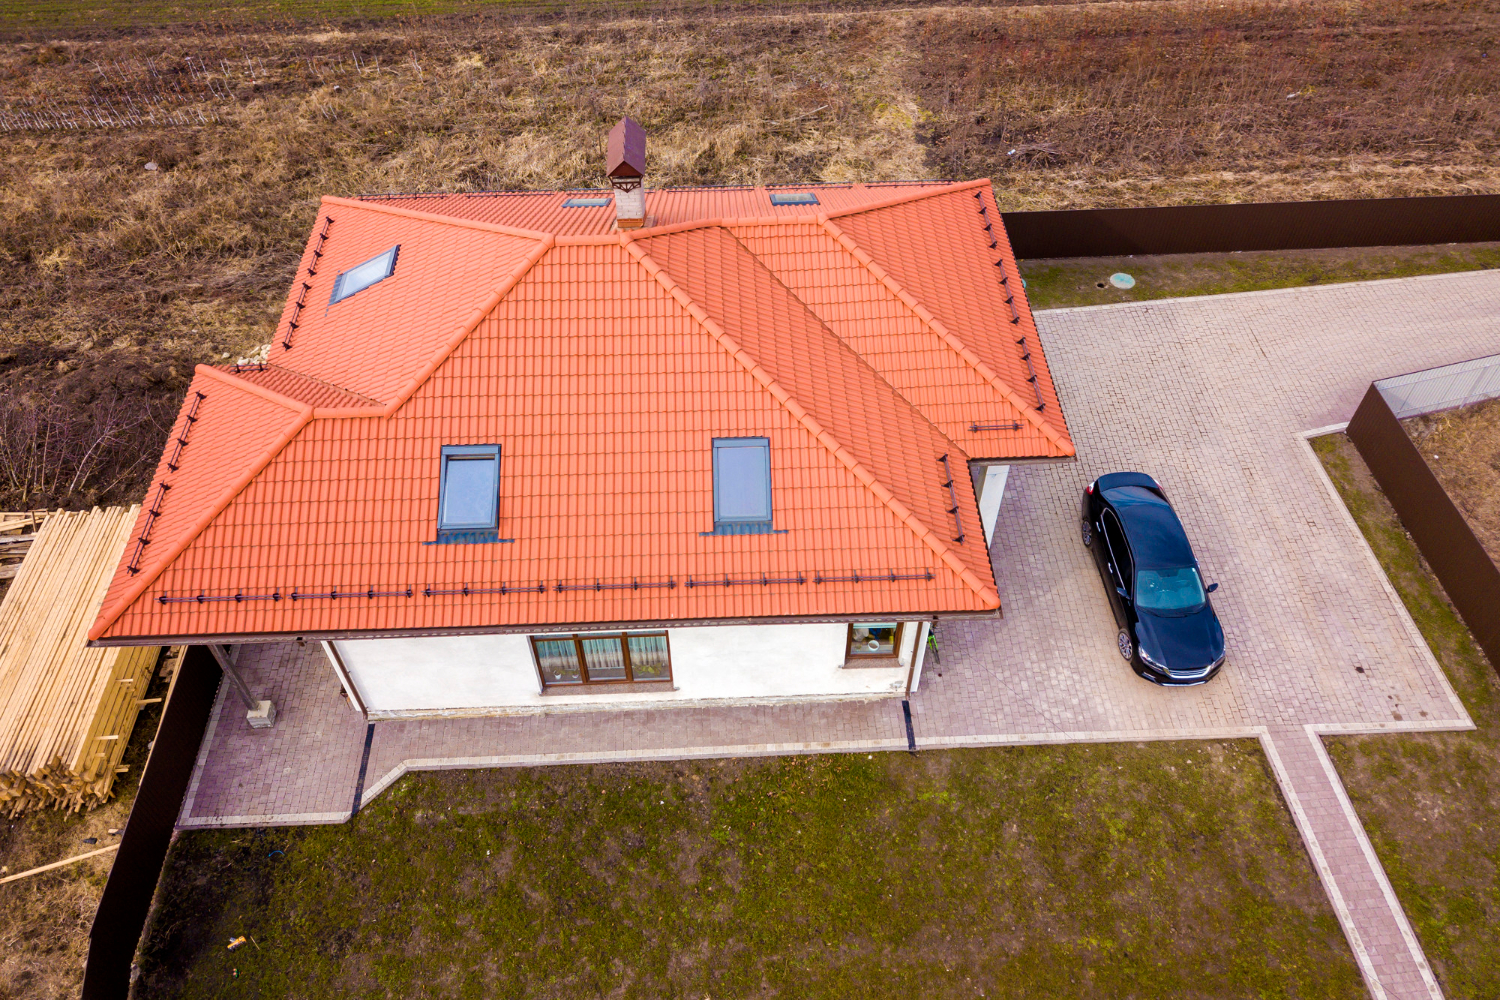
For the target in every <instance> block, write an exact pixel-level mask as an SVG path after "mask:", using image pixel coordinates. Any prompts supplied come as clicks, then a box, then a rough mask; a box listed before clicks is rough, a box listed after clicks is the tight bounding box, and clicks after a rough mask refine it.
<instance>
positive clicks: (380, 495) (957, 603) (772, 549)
mask: <svg viewBox="0 0 1500 1000" xmlns="http://www.w3.org/2000/svg"><path fill="white" fill-rule="evenodd" d="M799 190H815V191H816V192H817V195H818V197H819V200H820V204H819V205H816V206H807V205H803V206H792V207H790V208H782V207H776V208H773V207H772V206H771V205H770V201H769V197H768V195H767V193H766V192H765V190H764V189H718V190H714V189H708V190H701V191H686V192H679V191H665V192H648V196H647V212H648V216H654V218H652V219H648V227H647V228H645V229H639V230H635V231H633V232H627V233H618V232H612V231H610V230H609V229H608V225H609V219H610V217H611V214H612V211H613V210H612V208H610V207H602V208H581V209H573V208H567V209H564V208H562V207H561V205H562V202H563V200H564V197H565V196H564V194H561V193H543V194H534V195H499V196H467V195H450V196H443V197H435V198H384V199H366V200H360V201H351V200H345V199H337V198H327V199H325V200H324V202H323V207H322V211H321V212H320V215H319V220H318V223H317V224H316V226H315V228H314V234H313V238H312V239H310V240H309V243H308V248H307V251H306V252H305V253H304V255H303V259H302V263H301V266H300V268H299V271H298V277H297V280H296V282H295V283H294V285H293V288H292V291H291V294H290V295H289V296H288V300H287V306H286V309H285V311H284V313H283V316H282V320H281V324H280V327H279V328H278V331H277V336H276V341H275V343H274V344H273V346H272V349H271V352H270V357H269V359H268V363H267V364H266V365H264V366H249V367H241V368H238V369H234V370H227V371H226V370H219V369H213V368H207V367H200V368H199V370H198V372H197V375H196V376H195V378H194V380H193V384H192V387H191V389H190V391H189V396H188V402H187V403H186V404H185V405H184V409H183V414H182V416H180V417H179V421H178V427H177V428H176V429H175V430H174V434H173V441H172V442H169V446H168V448H167V451H166V453H165V454H164V456H163V460H162V465H161V467H160V468H159V469H158V471H157V476H156V480H155V481H154V482H153V484H152V492H151V494H150V495H149V496H148V499H147V503H146V505H145V509H144V510H143V512H142V515H141V521H140V523H139V524H138V526H137V528H138V532H137V533H138V535H141V536H144V537H145V538H146V543H145V544H143V545H136V546H132V548H131V550H130V551H127V553H126V554H125V557H124V558H123V559H122V562H121V565H120V567H119V569H118V570H117V571H116V574H115V577H114V580H113V582H112V584H111V587H110V590H109V593H108V596H107V597H106V600H105V603H104V607H103V609H102V610H101V613H100V617H99V620H98V622H97V623H96V624H95V627H94V629H93V631H92V633H91V635H92V637H93V638H96V639H102V640H103V641H105V642H111V641H115V642H118V641H143V640H147V639H151V640H161V639H164V638H185V637H194V636H250V635H258V634H304V635H307V634H337V635H380V634H392V633H424V632H444V631H482V630H491V629H519V628H527V627H542V626H548V625H570V624H578V625H585V624H590V623H601V624H602V623H623V622H643V621H653V622H665V621H703V620H719V619H728V618H736V619H739V618H754V617H777V618H779V617H786V618H832V619H839V618H847V617H850V616H871V615H890V616H893V617H894V616H898V615H909V616H925V615H931V614H945V613H946V614H976V613H984V612H987V611H992V610H993V609H996V608H998V607H999V603H1000V601H999V596H998V594H997V593H996V591H995V585H994V577H993V573H992V570H991V568H990V563H989V558H988V554H987V552H986V550H985V545H984V541H983V532H982V530H981V528H980V525H979V523H978V513H977V506H976V504H975V500H974V494H973V488H972V485H971V482H970V478H969V475H968V467H967V462H968V460H970V459H973V458H986V459H1002V460H1004V459H1014V458H1030V457H1064V456H1068V455H1071V454H1072V451H1073V448H1072V444H1071V442H1070V441H1069V439H1068V433H1067V426H1066V424H1065V422H1064V420H1063V416H1062V413H1061V409H1060V407H1059V404H1058V402H1057V398H1056V394H1055V390H1054V389H1053V386H1052V381H1051V376H1050V373H1049V372H1048V371H1047V366H1046V362H1045V359H1044V357H1043V355H1042V350H1041V344H1040V343H1039V341H1038V340H1037V335H1036V331H1035V327H1034V326H1033V325H1032V320H1031V315H1030V311H1029V309H1028V308H1027V306H1026V300H1025V295H1024V293H1023V292H1022V291H1021V289H1020V287H1019V286H1020V277H1019V274H1018V273H1017V271H1016V269H1015V261H1014V258H1013V257H1012V256H1011V253H1010V247H1009V244H1008V243H1007V242H1006V240H1005V236H1004V232H1003V229H1002V227H1001V225H1000V215H999V211H998V208H997V207H996V205H995V202H994V196H993V193H992V192H991V190H990V187H989V185H988V183H987V182H976V183H969V184H952V185H910V186H906V187H878V188H866V187H860V186H847V187H834V188H827V187H819V188H814V189H799ZM329 218H331V219H332V220H333V222H332V223H326V221H325V220H327V219H329ZM668 222H670V224H667V223H668ZM991 243H993V244H994V245H993V247H992V246H991ZM396 245H399V246H400V248H401V249H400V253H399V257H398V260H397V264H396V268H395V271H394V272H393V274H392V275H391V276H390V277H388V278H386V279H385V280H383V281H381V282H379V283H377V284H374V285H372V286H370V287H369V288H367V289H365V290H364V291H361V292H359V293H357V294H356V295H354V296H353V297H352V298H349V299H347V300H344V301H340V302H338V303H336V304H330V303H329V299H330V294H331V291H332V288H333V283H334V281H335V279H336V277H337V275H338V274H339V273H341V272H342V271H345V270H348V269H349V268H351V267H353V266H355V265H357V264H360V263H362V262H364V261H366V260H368V259H370V258H372V257H375V256H377V255H379V254H381V253H383V252H385V251H386V250H388V249H390V248H391V247H392V246H396ZM997 261H998V262H999V263H998V265H997V263H996V262H997ZM1028 355H1029V358H1028ZM1033 373H1034V381H1033ZM1034 387H1035V388H1034ZM1039 407H1040V408H1039ZM976 427H977V428H979V429H977V430H976V429H975V428H976ZM752 435H753V436H765V437H768V438H770V440H771V461H772V482H773V494H772V499H773V509H774V512H775V517H774V520H775V527H776V529H777V533H775V534H761V535H727V536H726V535H713V534H705V532H708V531H710V529H712V527H713V484H712V457H711V448H710V443H711V440H712V438H714V437H732V436H752ZM178 439H185V440H186V441H187V444H185V445H177V444H176V443H175V442H176V441H177V440H178ZM478 443H498V444H499V445H500V446H501V456H502V458H501V481H500V498H501V499H500V524H501V531H500V534H501V535H502V536H503V537H505V538H506V539H513V541H506V542H501V543H479V544H432V543H433V542H434V541H435V538H436V523H437V503H438V480H439V476H438V472H439V470H438V466H439V453H440V448H441V446H443V445H452V444H478ZM944 456H946V457H947V463H946V465H945V464H944V462H943V457H944ZM950 469H951V471H952V478H951V485H950V479H949V473H948V471H947V470H950ZM955 504H956V506H957V519H958V522H959V523H961V525H962V529H963V530H962V534H961V537H960V532H959V523H956V522H955V513H954V510H953V508H954V506H955ZM153 511H155V512H156V513H155V514H152V512H153Z"/></svg>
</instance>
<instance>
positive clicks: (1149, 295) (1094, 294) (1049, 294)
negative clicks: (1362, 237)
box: [1021, 243, 1500, 309]
mask: <svg viewBox="0 0 1500 1000" xmlns="http://www.w3.org/2000/svg"><path fill="white" fill-rule="evenodd" d="M1494 267H1500V243H1468V244H1462V243H1458V244H1447V245H1444V246H1430V247H1348V248H1343V249H1335V250H1264V251H1254V252H1251V253H1185V254H1169V255H1165V256H1156V257H1147V256H1140V257H1086V258H1072V259H1066V260H1026V261H1022V262H1021V274H1022V275H1023V276H1024V277H1025V279H1026V294H1027V296H1028V298H1029V299H1030V301H1031V305H1032V307H1033V308H1036V309H1055V308H1058V307H1060V306H1094V305H1108V304H1111V303H1115V302H1140V301H1144V300H1146V299H1164V298H1175V297H1178V296H1183V295H1222V294H1224V293H1226V292H1253V291H1259V290H1261V289H1266V288H1297V287H1301V286H1305V285H1327V284H1334V283H1335V282H1342V281H1370V280H1372V279H1376V278H1406V277H1410V276H1411V275H1414V274H1445V273H1449V272H1452V271H1476V270H1480V269H1482V268H1494ZM1116 272H1124V273H1126V274H1129V275H1130V276H1131V277H1133V278H1135V281H1136V284H1135V287H1134V288H1131V289H1128V290H1125V289H1119V288H1116V287H1114V286H1113V285H1112V284H1110V282H1109V278H1110V275H1112V274H1115V273H1116ZM1101 285H1103V287H1102V288H1101V287H1100V286H1101Z"/></svg>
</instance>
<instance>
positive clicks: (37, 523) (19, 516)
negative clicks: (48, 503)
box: [0, 510, 49, 580]
mask: <svg viewBox="0 0 1500 1000" xmlns="http://www.w3.org/2000/svg"><path fill="white" fill-rule="evenodd" d="M48 513H49V512H48V511H45V510H23V511H0V580H10V579H13V578H14V577H15V575H16V574H17V573H18V572H20V570H21V560H22V559H25V558H26V552H27V551H28V550H29V549H30V548H31V543H32V541H34V540H35V539H36V529H37V528H40V527H41V526H42V522H43V521H45V520H46V519H47V514H48Z"/></svg>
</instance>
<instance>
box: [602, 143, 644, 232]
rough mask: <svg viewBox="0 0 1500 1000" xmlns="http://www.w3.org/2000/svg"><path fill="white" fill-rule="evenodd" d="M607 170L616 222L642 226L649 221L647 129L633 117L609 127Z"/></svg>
mask: <svg viewBox="0 0 1500 1000" xmlns="http://www.w3.org/2000/svg"><path fill="white" fill-rule="evenodd" d="M604 170H605V173H607V174H608V175H609V183H610V186H611V187H612V188H614V192H615V224H616V225H617V226H619V227H620V228H621V229H639V228H640V227H641V226H643V225H645V224H646V130H645V129H643V128H641V125H640V122H637V121H636V120H635V119H633V118H621V119H620V124H618V125H616V126H615V127H614V128H612V129H610V132H609V148H608V152H607V153H606V155H605V161H604Z"/></svg>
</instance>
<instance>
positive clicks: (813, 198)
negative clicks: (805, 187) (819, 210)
mask: <svg viewBox="0 0 1500 1000" xmlns="http://www.w3.org/2000/svg"><path fill="white" fill-rule="evenodd" d="M817 203H818V196H817V195H816V194H814V193H813V192H811V191H772V192H771V204H773V205H816V204H817Z"/></svg>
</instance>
